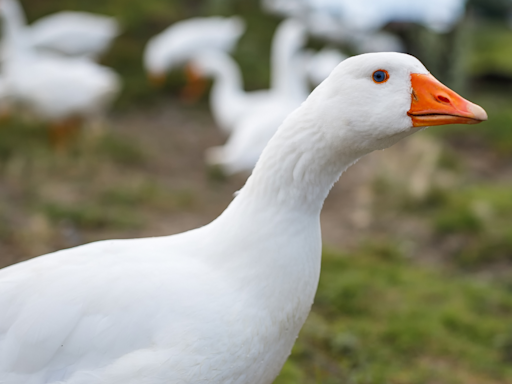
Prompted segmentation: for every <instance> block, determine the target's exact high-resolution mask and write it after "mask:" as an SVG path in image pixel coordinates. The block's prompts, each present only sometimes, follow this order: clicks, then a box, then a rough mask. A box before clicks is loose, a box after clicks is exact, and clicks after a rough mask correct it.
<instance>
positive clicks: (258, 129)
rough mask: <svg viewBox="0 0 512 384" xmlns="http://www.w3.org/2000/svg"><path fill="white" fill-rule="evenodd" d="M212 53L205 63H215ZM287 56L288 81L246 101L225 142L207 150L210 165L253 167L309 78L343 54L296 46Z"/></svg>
mask: <svg viewBox="0 0 512 384" xmlns="http://www.w3.org/2000/svg"><path fill="white" fill-rule="evenodd" d="M211 56H212V54H210V55H207V56H204V57H203V58H202V61H203V63H207V64H206V65H207V66H211V65H215V61H216V60H214V59H213V58H212V57H211ZM290 57H291V58H292V59H293V61H292V60H291V59H290V60H289V63H288V65H289V69H288V72H287V74H288V83H289V84H290V85H289V86H286V83H284V84H283V86H282V91H277V89H279V88H278V87H275V89H274V90H273V92H272V91H271V92H269V95H268V97H267V99H266V100H262V101H261V102H259V103H257V102H253V103H252V104H249V103H247V106H248V108H245V109H244V110H243V114H241V118H238V119H237V120H236V121H235V124H234V127H233V128H232V132H231V135H230V136H229V138H228V140H227V142H226V143H225V144H224V145H222V146H217V147H213V148H209V149H208V150H207V152H206V162H207V163H208V164H209V165H211V166H216V167H220V168H221V170H222V171H223V172H224V173H225V174H227V175H232V174H234V173H238V172H250V171H252V169H253V168H254V166H255V165H256V162H257V161H258V159H259V157H260V155H261V153H262V152H263V149H264V148H265V146H266V145H267V143H268V142H269V140H270V139H271V138H272V136H273V135H274V134H275V132H276V131H277V129H278V127H279V126H280V125H281V123H282V122H283V121H284V119H285V118H286V116H288V115H289V114H290V112H292V111H293V110H294V109H295V108H297V107H298V106H299V105H300V104H301V103H302V102H303V101H304V100H305V99H306V97H307V95H308V92H309V83H308V78H309V80H311V82H312V83H313V84H314V85H318V84H319V83H321V82H322V81H323V80H325V79H326V78H327V76H329V74H330V73H331V72H332V70H333V69H334V68H335V67H336V66H337V65H338V64H339V63H340V62H341V61H343V60H344V59H345V58H346V56H344V55H342V54H341V53H340V52H339V51H337V50H334V49H324V50H322V51H319V52H318V53H314V54H312V53H310V52H307V51H300V50H296V51H295V55H294V56H292V55H290ZM204 65H205V64H203V66H204ZM225 101H226V103H227V100H225ZM226 105H227V106H230V105H233V104H232V103H231V104H229V103H227V104H226ZM224 108H226V106H224ZM226 109H227V108H226Z"/></svg>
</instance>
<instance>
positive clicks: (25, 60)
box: [0, 0, 120, 131]
mask: <svg viewBox="0 0 512 384" xmlns="http://www.w3.org/2000/svg"><path fill="white" fill-rule="evenodd" d="M0 13H1V16H2V18H3V20H4V39H5V41H6V42H7V47H6V48H7V55H6V58H5V61H4V65H3V74H2V75H3V79H4V81H5V89H6V90H5V93H6V94H7V96H8V97H9V99H11V100H13V101H14V102H15V103H17V104H20V105H22V106H23V107H24V108H25V109H28V110H29V111H30V112H31V113H32V114H35V115H36V116H37V117H38V118H40V119H42V120H44V121H47V122H49V123H51V124H52V125H54V126H55V128H56V130H57V131H59V130H68V129H71V128H73V127H70V124H71V123H74V122H75V121H76V118H80V119H93V118H96V117H100V116H101V115H102V114H103V113H104V111H105V109H106V108H107V107H108V106H109V104H110V102H111V101H112V100H113V99H114V97H115V96H116V95H117V93H118V92H119V89H120V81H119V78H118V76H117V75H116V74H115V73H114V72H113V71H112V70H110V69H109V68H106V67H102V66H100V65H98V64H96V63H94V62H92V61H90V60H87V59H81V58H75V59H73V58H64V57H59V56H55V55H48V54H41V53H39V52H37V51H36V50H35V49H34V47H33V46H32V44H31V41H30V40H29V39H28V38H27V35H26V34H25V33H24V26H23V25H22V24H20V23H19V22H18V21H19V20H20V17H19V15H20V14H22V10H21V8H20V6H19V4H18V3H17V2H16V1H14V0H2V1H1V2H0Z"/></svg>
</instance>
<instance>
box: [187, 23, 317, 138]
mask: <svg viewBox="0 0 512 384" xmlns="http://www.w3.org/2000/svg"><path fill="white" fill-rule="evenodd" d="M305 42H306V31H305V29H304V27H303V26H302V25H301V24H300V23H298V22H297V21H294V20H291V19H290V20H285V21H283V22H282V23H281V24H280V25H279V26H278V28H277V30H276V33H275V35H274V38H273V41H272V52H271V80H270V81H271V87H270V89H267V90H260V91H253V92H246V91H245V90H244V86H243V80H242V74H241V72H240V68H239V67H238V65H237V63H236V62H235V61H234V59H233V58H232V57H231V56H229V55H228V54H226V53H224V52H223V51H220V50H215V49H208V50H204V51H203V52H201V54H198V55H196V56H195V57H194V60H192V65H191V69H192V70H193V71H194V72H196V73H197V74H198V75H199V76H203V77H212V78H213V79H214V83H213V87H212V90H211V94H210V107H211V111H212V114H213V117H214V119H215V121H216V123H217V125H218V126H219V127H220V129H221V130H222V131H223V132H224V133H226V134H230V133H232V132H233V131H234V129H235V128H236V127H237V126H238V125H239V124H240V121H241V120H243V119H245V118H246V117H247V116H248V115H249V114H252V112H253V111H254V110H261V109H262V108H272V107H274V106H275V105H276V104H282V103H283V102H285V103H286V104H289V103H290V102H291V103H294V104H293V106H292V109H293V108H295V107H296V106H297V103H300V102H302V101H304V99H305V98H306V97H307V95H308V93H309V90H308V85H307V82H306V81H304V79H303V78H302V77H303V76H301V68H300V66H301V60H302V57H301V55H302V47H303V46H304V44H305ZM288 112H289V111H288ZM281 122H282V121H281ZM281 122H279V123H281ZM276 129H277V126H276Z"/></svg>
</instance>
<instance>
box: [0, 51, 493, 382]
mask: <svg viewBox="0 0 512 384" xmlns="http://www.w3.org/2000/svg"><path fill="white" fill-rule="evenodd" d="M379 69H386V70H387V71H388V73H389V76H390V77H389V81H387V82H386V83H385V84H376V83H375V82H374V81H372V74H373V73H374V72H375V71H376V70H379ZM412 73H416V74H417V73H419V74H426V73H427V71H426V69H425V68H424V67H423V65H422V64H421V63H420V62H419V61H417V60H416V59H414V58H413V57H411V56H406V55H400V54H372V55H363V56H358V57H355V58H350V59H347V60H345V61H344V62H343V63H342V64H341V65H340V66H338V68H337V69H336V70H335V71H334V72H333V73H332V74H331V76H330V77H329V78H328V79H327V80H326V81H325V82H323V83H322V84H321V85H320V86H319V87H317V88H316V89H315V91H313V93H312V94H311V96H310V97H309V98H308V100H307V101H306V102H305V103H304V104H303V105H302V106H301V107H300V108H299V109H297V110H296V111H295V112H294V113H292V114H291V115H290V116H289V117H288V118H287V119H286V121H285V122H284V123H283V125H282V126H281V127H280V129H279V130H278V132H277V134H276V135H275V136H274V137H273V139H272V140H271V142H270V143H269V145H268V146H267V148H266V149H265V151H264V153H263V155H262V157H261V159H260V161H259V162H258V165H257V166H256V168H255V170H254V172H253V174H252V176H251V177H250V178H249V180H248V181H247V184H246V185H245V187H244V188H243V189H242V190H241V192H240V194H239V195H238V196H237V197H236V198H235V199H234V201H233V202H232V203H231V204H230V206H229V207H228V208H227V209H226V211H225V212H224V213H223V214H222V215H221V216H220V217H219V218H217V219H216V220H215V221H214V222H212V223H211V224H209V225H207V226H205V227H202V228H199V229H196V230H193V231H190V232H186V233H182V234H179V235H174V236H168V237H160V238H147V239H138V240H116V241H103V242H98V243H93V244H89V245H85V246H81V247H77V248H72V249H69V250H64V251H60V252H56V253H53V254H49V255H46V256H42V257H39V258H36V259H33V260H30V261H26V262H23V263H20V264H17V265H14V266H11V267H8V268H5V269H2V270H0V292H1V294H0V314H1V315H0V382H1V383H2V384H50V383H51V384H100V383H101V384H120V383H123V384H140V383H145V384H169V383H173V384H175V383H176V384H178V383H194V384H207V383H208V384H226V383H230V384H270V383H272V381H273V380H274V378H275V377H276V376H277V374H278V373H279V371H280V369H281V367H282V365H283V363H284V362H285V360H286V358H287V357H288V355H289V353H290V351H291V348H292V346H293V344H294V342H295V339H296V337H297V335H298V333H299V330H300V328H301V327H302V325H303V323H304V321H305V319H306V317H307V315H308V313H309V310H310V307H311V304H312V302H313V298H314V295H315V290H316V287H317V283H318V278H319V272H320V256H321V234H320V220H319V215H320V211H321V208H322V205H323V201H324V199H325V198H326V196H327V194H328V192H329V190H330V188H331V187H332V185H333V183H334V182H335V181H336V180H337V179H338V178H339V176H340V174H341V173H342V172H343V171H344V170H345V169H346V168H347V167H348V166H350V165H351V164H353V163H354V162H355V161H356V160H357V159H358V158H360V157H361V156H363V155H364V154H366V153H369V152H371V151H373V150H376V149H382V148H385V147H388V146H390V145H392V144H393V143H395V142H397V141H399V140H400V139H401V138H403V137H406V136H408V135H410V134H412V133H414V132H417V131H418V130H421V129H422V128H415V127H413V120H412V119H411V117H410V116H408V114H407V111H408V110H409V108H411V76H412V75H411V74H412ZM419 91H421V90H419V89H416V92H417V93H418V94H421V93H419ZM466 103H467V102H466ZM468 105H469V104H468ZM471 108H472V109H471ZM478 108H479V107H477V106H474V105H470V110H472V111H473V112H475V113H477V114H478V116H480V119H482V118H483V116H484V115H485V112H483V110H482V109H481V108H480V109H478ZM468 116H469V115H468Z"/></svg>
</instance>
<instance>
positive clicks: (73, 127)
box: [49, 117, 82, 150]
mask: <svg viewBox="0 0 512 384" xmlns="http://www.w3.org/2000/svg"><path fill="white" fill-rule="evenodd" d="M81 125H82V119H80V118H77V117H72V118H68V119H65V120H61V121H58V122H53V123H51V124H50V127H49V135H50V142H51V144H52V146H53V147H54V148H55V149H57V150H65V149H66V148H68V147H69V144H70V143H71V141H72V140H73V139H74V138H75V137H76V136H77V135H78V132H79V131H80V127H81Z"/></svg>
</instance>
